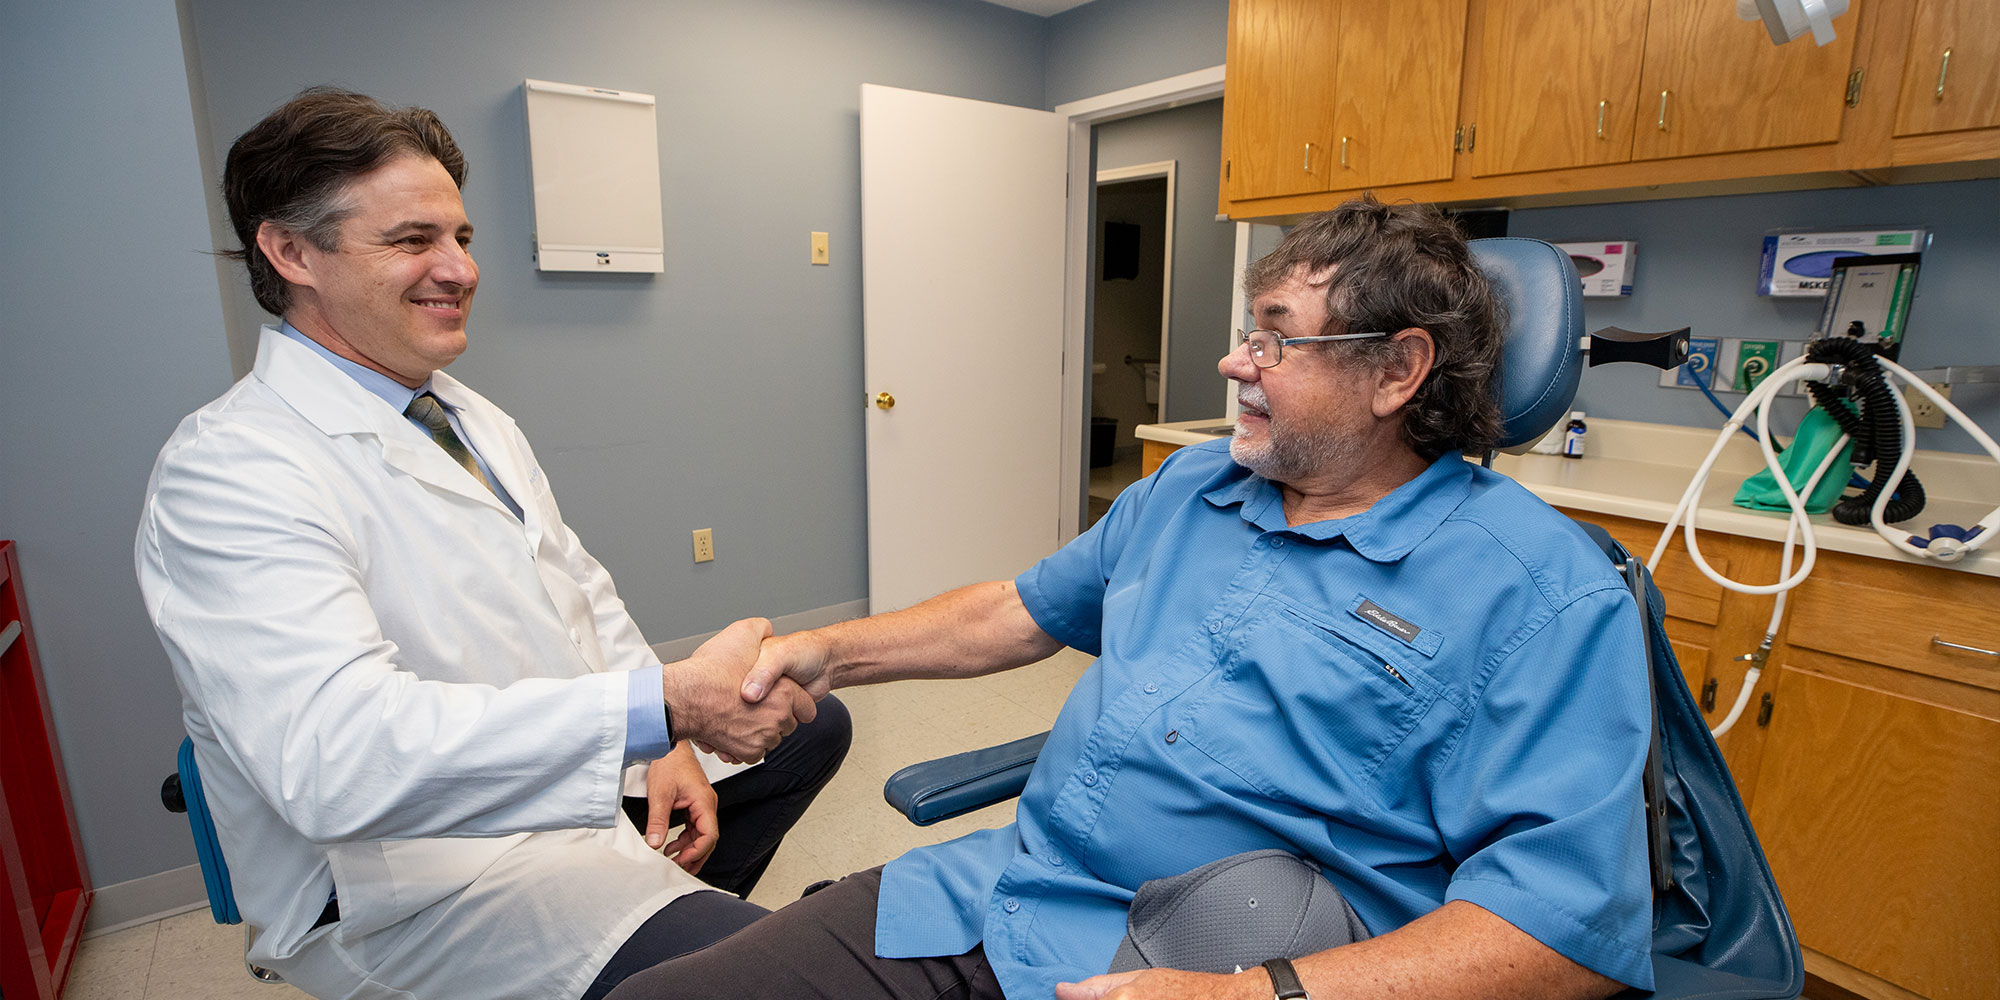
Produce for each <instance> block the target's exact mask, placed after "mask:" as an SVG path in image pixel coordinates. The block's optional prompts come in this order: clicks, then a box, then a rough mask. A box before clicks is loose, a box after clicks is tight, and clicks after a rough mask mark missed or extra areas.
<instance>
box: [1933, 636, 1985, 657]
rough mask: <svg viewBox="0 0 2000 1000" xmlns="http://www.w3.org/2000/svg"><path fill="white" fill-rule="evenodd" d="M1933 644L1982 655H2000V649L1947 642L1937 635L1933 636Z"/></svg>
mask: <svg viewBox="0 0 2000 1000" xmlns="http://www.w3.org/2000/svg"><path fill="white" fill-rule="evenodd" d="M1931 645H1933V646H1943V647H1945V648H1946V649H1962V650H1965V651H1966V652H1968V653H1978V654H1979V655H1981V656H2000V651H1995V650H1991V649H1980V648H1979V647H1978V646H1961V645H1959V644H1958V643H1955V642H1946V641H1944V640H1943V639H1940V638H1938V637H1937V636H1931Z"/></svg>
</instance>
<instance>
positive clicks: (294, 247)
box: [257, 219, 318, 286]
mask: <svg viewBox="0 0 2000 1000" xmlns="http://www.w3.org/2000/svg"><path fill="white" fill-rule="evenodd" d="M317 249H318V248H317V247H314V246H313V245H312V243H311V242H310V241H308V240H307V239H306V237H305V236H304V235H303V234H301V233H298V232H294V231H293V230H291V229H288V228H286V227H284V226H281V225H279V224H277V223H275V222H272V221H270V220H268V219H267V220H265V221H264V222H261V223H259V224H258V225H257V250H258V251H259V252H261V253H262V254H263V255H264V259H265V260H268V261H270V262H271V267H272V269H273V270H275V271H277V272H278V276H279V277H281V278H283V279H285V280H286V281H287V282H290V283H291V284H294V285H306V286H310V285H312V283H313V281H312V265H311V262H310V259H309V257H308V251H313V250H317Z"/></svg>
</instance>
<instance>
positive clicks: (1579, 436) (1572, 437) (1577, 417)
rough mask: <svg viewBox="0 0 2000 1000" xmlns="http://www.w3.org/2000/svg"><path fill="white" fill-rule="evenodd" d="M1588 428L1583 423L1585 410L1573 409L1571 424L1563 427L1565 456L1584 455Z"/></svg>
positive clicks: (1570, 416)
mask: <svg viewBox="0 0 2000 1000" xmlns="http://www.w3.org/2000/svg"><path fill="white" fill-rule="evenodd" d="M1586 430H1587V428H1585V427H1584V424H1583V411H1582V410H1571V411H1570V414H1569V426H1568V427H1565V428H1563V457H1564V458H1582V457H1583V436H1584V432H1585V431H1586Z"/></svg>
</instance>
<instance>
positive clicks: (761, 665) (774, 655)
mask: <svg viewBox="0 0 2000 1000" xmlns="http://www.w3.org/2000/svg"><path fill="white" fill-rule="evenodd" d="M826 660H827V651H826V645H825V644H824V643H822V642H820V641H818V640H817V639H816V638H815V636H814V635H813V633H811V632H792V633H789V634H787V635H780V636H773V637H771V638H767V639H765V640H764V645H763V649H762V650H761V651H760V652H759V653H758V656H757V664H756V666H754V667H751V668H750V673H749V675H748V676H746V677H744V678H743V700H744V701H753V702H754V701H761V700H763V698H764V692H765V691H768V690H770V688H771V686H772V685H773V684H776V683H777V682H778V681H779V680H780V679H781V678H790V679H791V680H792V681H793V682H794V683H796V684H798V685H799V686H800V687H803V688H805V690H806V693H807V694H809V695H811V696H813V698H815V699H819V698H824V697H826V693H827V691H828V690H830V689H831V688H832V680H831V678H829V677H828V676H827V672H826Z"/></svg>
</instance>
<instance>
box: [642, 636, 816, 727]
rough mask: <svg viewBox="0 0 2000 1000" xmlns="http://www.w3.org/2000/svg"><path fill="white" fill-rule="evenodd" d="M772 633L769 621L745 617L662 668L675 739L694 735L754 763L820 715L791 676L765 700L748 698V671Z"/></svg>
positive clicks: (664, 688)
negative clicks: (745, 688)
mask: <svg viewBox="0 0 2000 1000" xmlns="http://www.w3.org/2000/svg"><path fill="white" fill-rule="evenodd" d="M770 635H771V623H770V622H768V621H766V620H764V619H762V618H749V619H745V620H743V621H740V622H736V623H735V624H733V625H730V626H729V627H728V628H726V629H723V630H722V631H721V632H719V633H717V634H716V635H715V637H714V638H711V639H709V640H708V641H707V642H705V643H702V644H701V648H700V649H697V650H695V651H694V655H693V656H690V657H688V658H687V659H685V660H682V661H681V662H679V663H672V664H668V665H667V667H666V669H665V670H663V671H661V689H662V692H661V693H662V696H663V697H665V698H666V701H667V705H668V707H669V708H670V710H671V711H672V714H673V725H674V733H673V735H674V738H675V739H677V740H678V739H686V740H692V741H693V742H694V744H695V745H696V746H698V747H701V748H702V749H704V750H709V751H712V752H713V753H714V754H715V755H716V756H718V757H721V758H722V759H723V760H727V761H730V762H732V763H750V762H755V761H759V760H763V759H764V754H766V753H768V752H769V751H770V749H771V748H772V747H775V746H777V745H778V741H779V740H781V739H783V738H784V737H785V736H787V735H790V733H791V731H792V730H794V729H797V728H798V727H799V724H800V723H804V722H811V721H812V720H813V717H814V716H815V715H817V714H819V708H818V706H817V705H815V704H814V699H813V697H812V696H811V695H808V694H807V693H806V692H805V690H804V689H802V688H800V687H799V685H797V684H795V683H793V682H791V681H790V680H779V681H778V682H777V683H776V684H775V686H773V687H772V688H771V693H770V696H769V697H766V698H764V699H763V700H761V701H757V702H746V701H744V700H743V698H742V696H741V694H740V693H739V692H740V691H741V688H742V684H743V678H744V675H745V674H746V673H748V672H749V671H750V668H751V667H752V666H754V665H755V664H756V663H757V655H758V651H759V649H760V647H761V645H762V643H763V641H764V640H765V639H768V638H770Z"/></svg>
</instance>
